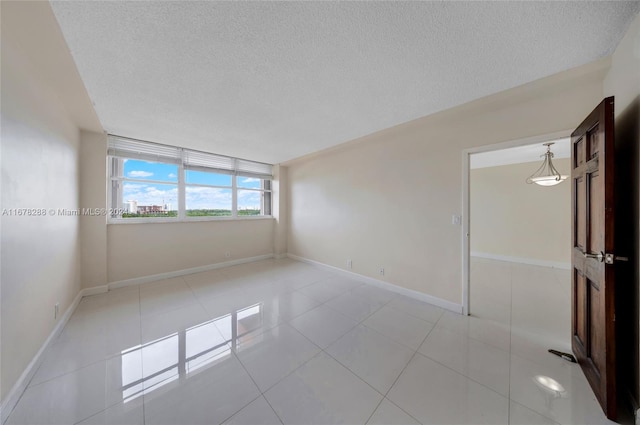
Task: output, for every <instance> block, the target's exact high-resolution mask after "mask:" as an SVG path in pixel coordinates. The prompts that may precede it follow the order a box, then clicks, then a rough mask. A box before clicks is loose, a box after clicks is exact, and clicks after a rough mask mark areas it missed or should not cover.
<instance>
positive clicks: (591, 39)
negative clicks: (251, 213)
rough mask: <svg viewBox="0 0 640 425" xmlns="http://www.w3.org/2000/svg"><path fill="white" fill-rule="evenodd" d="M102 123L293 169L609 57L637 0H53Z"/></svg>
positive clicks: (637, 6)
mask: <svg viewBox="0 0 640 425" xmlns="http://www.w3.org/2000/svg"><path fill="white" fill-rule="evenodd" d="M52 6H53V10H54V13H55V15H56V18H57V19H58V21H59V23H60V26H61V28H62V32H63V34H64V36H65V38H66V40H67V43H68V45H69V48H70V50H71V53H72V55H73V57H74V59H75V61H76V64H77V66H78V70H79V72H80V75H81V76H82V79H83V81H84V83H85V85H86V88H87V91H88V93H89V96H90V97H91V100H92V101H93V103H94V105H95V109H96V112H97V114H98V117H99V118H100V120H101V122H102V124H103V126H104V128H105V129H106V130H107V131H108V132H110V133H114V134H120V135H124V136H129V137H135V138H140V139H145V140H153V141H158V142H164V143H170V144H176V145H179V146H186V147H191V148H195V149H202V150H207V151H212V152H215V153H220V154H227V155H233V156H239V157H243V158H248V159H254V160H259V161H265V162H270V163H278V162H283V161H285V160H289V159H292V158H296V157H299V156H302V155H305V154H308V153H311V152H315V151H318V150H321V149H324V148H328V147H331V146H334V145H337V144H340V143H343V142H346V141H349V140H351V139H354V138H357V137H360V136H363V135H366V134H369V133H372V132H375V131H378V130H381V129H384V128H387V127H391V126H394V125H397V124H400V123H403V122H406V121H409V120H412V119H415V118H419V117H422V116H425V115H429V114H432V113H434V112H438V111H441V110H444V109H447V108H450V107H453V106H456V105H460V104H462V103H466V102H468V101H471V100H474V99H477V98H480V97H482V96H486V95H489V94H493V93H495V92H498V91H502V90H505V89H508V88H511V87H515V86H518V85H521V84H524V83H527V82H530V81H532V80H535V79H539V78H542V77H545V76H548V75H551V74H554V73H557V72H560V71H563V70H567V69H570V68H573V67H576V66H579V65H583V64H585V63H588V62H591V61H594V60H596V59H600V58H602V57H604V56H606V55H609V54H611V53H612V52H613V50H614V49H615V47H616V45H617V44H618V42H619V41H620V39H621V38H622V36H623V35H624V33H625V31H626V29H627V27H628V25H629V24H630V22H631V20H632V19H633V18H634V16H635V15H636V14H637V13H638V11H639V10H640V2H541V1H536V2H375V3H369V2H195V1H187V2H164V1H163V2H146V1H145V2H138V1H132V2H127V1H118V2H102V1H94V2H90V1H82V2H68V1H53V2H52Z"/></svg>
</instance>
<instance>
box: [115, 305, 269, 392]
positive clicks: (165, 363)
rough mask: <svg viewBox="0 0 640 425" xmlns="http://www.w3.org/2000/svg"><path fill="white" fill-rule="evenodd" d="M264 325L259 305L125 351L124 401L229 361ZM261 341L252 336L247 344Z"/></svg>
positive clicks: (123, 369) (122, 356)
mask: <svg viewBox="0 0 640 425" xmlns="http://www.w3.org/2000/svg"><path fill="white" fill-rule="evenodd" d="M262 323H263V308H262V304H261V303H258V304H254V305H251V306H249V307H245V308H242V309H240V310H237V311H235V312H233V313H231V314H227V315H224V316H220V317H218V318H215V319H213V320H209V321H207V322H203V323H200V324H198V325H196V326H192V327H190V328H188V329H186V330H184V331H179V332H177V333H173V334H170V335H167V336H165V337H163V338H160V339H157V340H155V341H152V342H149V343H147V344H143V345H139V346H136V347H132V348H129V349H127V350H124V351H122V352H121V354H120V356H121V363H122V399H123V400H124V401H125V402H128V401H131V400H134V399H135V398H137V397H139V396H141V395H142V394H145V393H147V394H148V393H149V392H151V391H154V390H156V389H158V388H160V387H162V386H164V385H167V384H168V383H170V382H173V381H175V380H177V379H179V378H188V377H190V376H191V375H192V374H193V373H195V372H196V371H199V370H201V369H202V368H203V367H204V366H211V365H213V364H215V363H217V362H218V361H220V360H223V359H225V358H227V357H228V356H229V355H231V348H235V347H236V346H237V345H238V344H239V341H240V339H241V338H243V337H246V336H247V335H249V334H250V333H251V332H252V331H254V330H256V329H260V328H261V327H262ZM260 340H261V337H260V336H253V335H251V336H250V337H248V338H247V339H243V343H247V342H251V343H252V344H253V343H255V342H259V341H260ZM141 358H142V361H140V359H141Z"/></svg>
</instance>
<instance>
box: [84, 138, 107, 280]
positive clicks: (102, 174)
mask: <svg viewBox="0 0 640 425" xmlns="http://www.w3.org/2000/svg"><path fill="white" fill-rule="evenodd" d="M80 138H81V143H80V177H81V178H80V208H83V209H85V208H86V209H99V208H105V209H106V208H107V184H106V182H107V180H106V179H107V158H106V157H107V136H106V134H105V133H96V132H91V131H81V132H80ZM80 235H81V243H82V255H81V270H82V286H83V288H90V287H93V286H101V285H106V284H107V283H108V279H107V218H106V216H102V215H93V216H92V215H83V216H82V217H80Z"/></svg>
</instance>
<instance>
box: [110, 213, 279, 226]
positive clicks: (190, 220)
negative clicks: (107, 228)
mask: <svg viewBox="0 0 640 425" xmlns="http://www.w3.org/2000/svg"><path fill="white" fill-rule="evenodd" d="M273 219H274V217H273V216H272V215H260V216H247V217H193V218H187V219H184V220H179V219H177V218H176V219H175V220H173V219H168V218H160V219H157V218H156V219H153V218H121V219H111V220H108V221H107V225H111V224H165V223H202V222H211V221H250V220H273Z"/></svg>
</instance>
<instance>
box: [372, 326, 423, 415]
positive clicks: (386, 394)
mask: <svg viewBox="0 0 640 425" xmlns="http://www.w3.org/2000/svg"><path fill="white" fill-rule="evenodd" d="M434 328H435V325H434V326H433V327H432V328H431V329H429V332H427V335H425V337H424V338H423V339H422V342H421V343H420V347H422V345H423V344H424V343H425V341H426V340H427V338H429V335H430V334H431V332H432V331H433V329H434ZM418 350H419V348H418V349H416V350H415V351H414V352H413V355H412V356H411V358H410V359H409V361H408V362H407V364H406V365H404V367H403V368H402V370H401V371H400V373H399V374H398V376H397V377H396V379H394V381H393V383H392V384H391V386H390V387H389V389H388V390H387V392H386V393H384V395H383V397H382V400H381V401H380V403H382V401H383V400H385V399H387V400H389V402H390V403H392V404H393V405H394V406H396V407H397V408H398V409H400V410H402V411H403V412H404V413H406V414H407V415H409V417H411V418H413V419H414V420H415V421H416V422H418V423H420V421H419V420H417V419H416V418H414V417H413V415H411V414H410V413H409V412H407V411H405V410H404V409H403V408H401V407H400V406H398V405H397V404H395V403H394V402H393V401H391V400H390V399H388V398H387V396H388V395H389V393H390V392H391V390H392V389H393V387H394V386H395V385H396V383H397V382H398V380H399V379H400V377H401V376H402V374H403V373H404V371H405V370H407V367H408V366H409V364H411V362H412V361H413V359H414V358H415V357H416V354H419V353H418ZM376 409H377V407H376ZM373 413H375V410H374V411H373ZM373 413H372V414H371V415H372V416H373ZM370 419H371V416H370V417H369V419H367V422H368V421H369V420H370Z"/></svg>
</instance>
